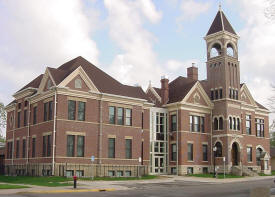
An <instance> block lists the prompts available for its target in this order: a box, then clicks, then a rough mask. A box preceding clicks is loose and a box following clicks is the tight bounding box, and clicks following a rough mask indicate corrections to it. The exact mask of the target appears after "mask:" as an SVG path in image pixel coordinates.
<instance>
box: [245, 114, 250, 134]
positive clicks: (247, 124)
mask: <svg viewBox="0 0 275 197" xmlns="http://www.w3.org/2000/svg"><path fill="white" fill-rule="evenodd" d="M245 120H246V121H245V124H246V134H248V135H251V116H250V115H246V116H245Z"/></svg>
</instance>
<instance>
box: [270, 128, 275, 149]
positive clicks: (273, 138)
mask: <svg viewBox="0 0 275 197" xmlns="http://www.w3.org/2000/svg"><path fill="white" fill-rule="evenodd" d="M270 146H273V147H275V132H272V133H271V136H270Z"/></svg>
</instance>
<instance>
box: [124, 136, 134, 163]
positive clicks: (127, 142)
mask: <svg viewBox="0 0 275 197" xmlns="http://www.w3.org/2000/svg"><path fill="white" fill-rule="evenodd" d="M125 152H126V157H125V158H126V159H132V140H131V139H126V140H125Z"/></svg>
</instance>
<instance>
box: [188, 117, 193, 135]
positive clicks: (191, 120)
mask: <svg viewBox="0 0 275 197" xmlns="http://www.w3.org/2000/svg"><path fill="white" fill-rule="evenodd" d="M189 124H190V131H194V128H193V116H189Z"/></svg>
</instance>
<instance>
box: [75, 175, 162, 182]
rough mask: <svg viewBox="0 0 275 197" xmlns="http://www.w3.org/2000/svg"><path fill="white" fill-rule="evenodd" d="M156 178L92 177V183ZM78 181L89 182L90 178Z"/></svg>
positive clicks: (147, 176) (149, 176)
mask: <svg viewBox="0 0 275 197" xmlns="http://www.w3.org/2000/svg"><path fill="white" fill-rule="evenodd" d="M157 177H158V176H155V175H146V176H142V177H140V178H139V177H94V179H93V180H94V181H129V180H147V179H155V178H157ZM79 179H80V180H89V181H92V178H79Z"/></svg>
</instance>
